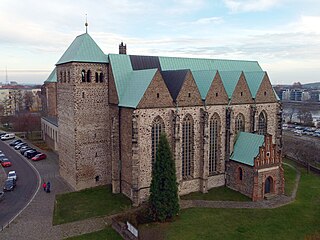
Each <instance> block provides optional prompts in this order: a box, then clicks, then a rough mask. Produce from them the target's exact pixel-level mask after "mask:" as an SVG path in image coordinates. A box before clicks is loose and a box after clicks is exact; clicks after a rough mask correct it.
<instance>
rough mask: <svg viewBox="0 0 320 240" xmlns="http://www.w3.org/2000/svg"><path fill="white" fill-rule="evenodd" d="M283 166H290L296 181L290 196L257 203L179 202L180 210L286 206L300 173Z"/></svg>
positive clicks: (289, 201)
mask: <svg viewBox="0 0 320 240" xmlns="http://www.w3.org/2000/svg"><path fill="white" fill-rule="evenodd" d="M283 164H285V165H288V166H290V167H291V168H293V169H295V170H296V172H297V174H296V179H295V184H294V188H293V191H292V193H291V196H285V195H281V196H275V197H273V198H271V199H270V200H263V201H259V202H236V201H205V200H181V201H180V208H182V209H185V208H191V207H204V208H278V207H281V206H284V205H287V204H289V203H291V202H293V201H294V200H295V198H296V194H297V190H298V186H299V181H300V176H301V173H300V172H299V170H298V169H296V168H294V167H293V166H291V165H290V164H287V163H283Z"/></svg>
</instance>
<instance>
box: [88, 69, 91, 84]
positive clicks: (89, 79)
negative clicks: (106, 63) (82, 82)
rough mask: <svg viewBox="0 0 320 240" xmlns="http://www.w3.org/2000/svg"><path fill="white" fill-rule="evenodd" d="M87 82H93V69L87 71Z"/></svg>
mask: <svg viewBox="0 0 320 240" xmlns="http://www.w3.org/2000/svg"><path fill="white" fill-rule="evenodd" d="M87 82H91V71H90V70H88V72H87Z"/></svg>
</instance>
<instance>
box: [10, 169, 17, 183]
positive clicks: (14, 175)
mask: <svg viewBox="0 0 320 240" xmlns="http://www.w3.org/2000/svg"><path fill="white" fill-rule="evenodd" d="M8 179H13V180H15V181H17V174H16V171H10V172H9V173H8Z"/></svg>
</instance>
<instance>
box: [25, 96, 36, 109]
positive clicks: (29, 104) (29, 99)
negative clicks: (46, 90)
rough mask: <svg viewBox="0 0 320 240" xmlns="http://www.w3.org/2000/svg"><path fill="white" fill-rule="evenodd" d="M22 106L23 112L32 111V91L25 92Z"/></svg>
mask: <svg viewBox="0 0 320 240" xmlns="http://www.w3.org/2000/svg"><path fill="white" fill-rule="evenodd" d="M23 98H24V106H25V110H27V111H30V110H31V109H32V105H33V103H34V98H35V96H34V94H33V93H32V91H27V92H26V93H25V94H24V96H23Z"/></svg>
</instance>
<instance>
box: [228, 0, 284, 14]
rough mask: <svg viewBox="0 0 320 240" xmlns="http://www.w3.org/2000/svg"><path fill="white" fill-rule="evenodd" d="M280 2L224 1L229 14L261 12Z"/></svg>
mask: <svg viewBox="0 0 320 240" xmlns="http://www.w3.org/2000/svg"><path fill="white" fill-rule="evenodd" d="M280 2H281V1H280V0H224V3H225V5H226V6H227V8H229V9H230V11H231V12H233V13H237V12H261V11H266V10H269V9H271V8H273V7H275V6H277V5H279V3H280Z"/></svg>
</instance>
